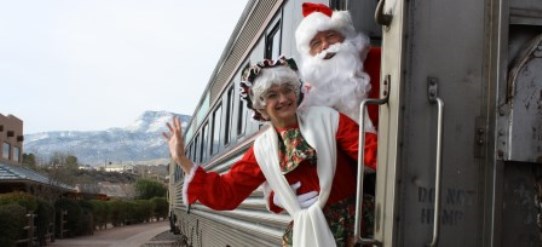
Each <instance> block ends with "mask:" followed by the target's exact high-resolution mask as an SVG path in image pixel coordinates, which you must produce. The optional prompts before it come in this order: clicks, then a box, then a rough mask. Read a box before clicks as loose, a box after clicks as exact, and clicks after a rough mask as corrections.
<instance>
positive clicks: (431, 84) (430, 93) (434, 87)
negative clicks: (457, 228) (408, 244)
mask: <svg viewBox="0 0 542 247" xmlns="http://www.w3.org/2000/svg"><path fill="white" fill-rule="evenodd" d="M427 97H428V99H429V102H430V103H431V104H435V103H436V104H437V109H438V111H437V150H436V165H435V166H436V167H435V205H434V207H435V211H434V214H433V238H432V239H431V243H429V244H428V246H431V247H433V246H436V245H437V243H438V238H439V226H440V224H439V223H440V189H441V168H442V161H441V160H442V124H443V121H442V115H443V111H444V101H443V100H442V99H441V98H439V97H438V84H437V80H436V78H429V80H428V84H427Z"/></svg>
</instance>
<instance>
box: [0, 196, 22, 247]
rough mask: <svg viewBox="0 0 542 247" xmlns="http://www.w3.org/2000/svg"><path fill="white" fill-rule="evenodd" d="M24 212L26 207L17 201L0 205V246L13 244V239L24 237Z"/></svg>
mask: <svg viewBox="0 0 542 247" xmlns="http://www.w3.org/2000/svg"><path fill="white" fill-rule="evenodd" d="M26 213H27V211H26V208H24V207H23V206H21V205H19V204H17V203H11V204H3V205H1V206H0V246H15V241H17V240H18V239H21V238H24V237H25V233H26V231H25V230H23V227H24V226H25V225H26V224H27V223H28V219H27V218H26Z"/></svg>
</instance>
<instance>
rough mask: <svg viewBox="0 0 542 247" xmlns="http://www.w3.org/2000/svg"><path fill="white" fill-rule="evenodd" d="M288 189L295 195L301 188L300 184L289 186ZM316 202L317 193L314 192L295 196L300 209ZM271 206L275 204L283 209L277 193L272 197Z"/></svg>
mask: <svg viewBox="0 0 542 247" xmlns="http://www.w3.org/2000/svg"><path fill="white" fill-rule="evenodd" d="M290 187H291V188H292V191H293V192H294V194H295V193H296V191H297V190H298V189H299V188H300V187H301V182H297V183H295V184H292V185H290ZM316 201H318V192H316V191H310V192H307V193H303V194H301V195H298V196H297V202H298V203H299V206H301V208H308V207H310V206H311V205H312V204H314V203H315V202H316ZM273 204H275V205H276V206H278V207H281V208H284V204H283V203H282V201H281V199H280V197H279V196H278V195H277V193H274V195H273Z"/></svg>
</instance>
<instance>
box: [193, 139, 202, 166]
mask: <svg viewBox="0 0 542 247" xmlns="http://www.w3.org/2000/svg"><path fill="white" fill-rule="evenodd" d="M199 143H200V139H199V133H198V134H196V139H195V141H194V158H193V159H192V161H193V162H197V163H201V162H199V159H198V155H199V152H198V150H199Z"/></svg>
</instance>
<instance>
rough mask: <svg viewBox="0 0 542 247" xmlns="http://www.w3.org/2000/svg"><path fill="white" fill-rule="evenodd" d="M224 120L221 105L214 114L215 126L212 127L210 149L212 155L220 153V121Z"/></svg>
mask: <svg viewBox="0 0 542 247" xmlns="http://www.w3.org/2000/svg"><path fill="white" fill-rule="evenodd" d="M221 118H222V105H219V106H218V107H217V108H216V110H215V112H214V113H213V126H212V127H211V139H210V143H211V145H210V148H211V155H213V154H215V153H216V152H218V148H219V146H220V120H221Z"/></svg>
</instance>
